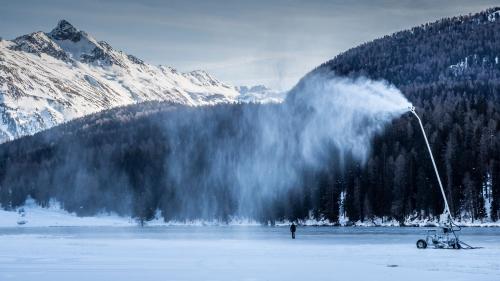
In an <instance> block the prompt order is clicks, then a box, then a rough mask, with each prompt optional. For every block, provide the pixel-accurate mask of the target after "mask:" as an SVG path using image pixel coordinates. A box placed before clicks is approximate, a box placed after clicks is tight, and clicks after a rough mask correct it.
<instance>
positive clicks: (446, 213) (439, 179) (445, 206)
mask: <svg viewBox="0 0 500 281" xmlns="http://www.w3.org/2000/svg"><path fill="white" fill-rule="evenodd" d="M408 109H409V110H410V112H411V113H413V115H415V117H417V120H418V123H419V124H420V128H421V129H422V134H423V135H424V139H425V144H426V145H427V149H428V150H429V155H430V156H431V160H432V165H433V166H434V171H435V172H436V177H437V180H438V183H439V188H440V189H441V195H442V196H443V200H444V213H445V215H447V216H448V219H449V220H450V222H453V217H452V215H451V212H450V206H449V205H448V200H447V199H446V194H445V192H444V189H443V184H442V183H441V177H440V176H439V172H438V169H437V166H436V161H434V156H433V155H432V150H431V146H430V145H429V141H428V140H427V135H426V134H425V130H424V125H422V120H420V117H419V116H418V115H417V112H416V111H415V107H414V106H413V105H412V106H410V107H409V108H408Z"/></svg>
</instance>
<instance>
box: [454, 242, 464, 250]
mask: <svg viewBox="0 0 500 281" xmlns="http://www.w3.org/2000/svg"><path fill="white" fill-rule="evenodd" d="M453 249H457V250H460V249H462V245H460V242H456V243H455V244H453Z"/></svg>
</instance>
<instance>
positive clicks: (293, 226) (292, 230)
mask: <svg viewBox="0 0 500 281" xmlns="http://www.w3.org/2000/svg"><path fill="white" fill-rule="evenodd" d="M296 230H297V227H296V226H295V224H292V225H290V231H291V232H295V231H296Z"/></svg>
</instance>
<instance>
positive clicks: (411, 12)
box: [0, 0, 500, 90]
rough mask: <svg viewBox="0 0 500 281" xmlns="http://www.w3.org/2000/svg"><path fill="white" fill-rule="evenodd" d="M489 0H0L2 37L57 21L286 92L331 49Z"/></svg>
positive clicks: (122, 45)
mask: <svg viewBox="0 0 500 281" xmlns="http://www.w3.org/2000/svg"><path fill="white" fill-rule="evenodd" d="M494 6H500V1H499V0H496V1H492V0H475V1H471V0H434V1H432V0H413V1H411V0H400V1H395V0H383V1H382V0H381V1H377V0H358V1H339V0H331V1H326V0H310V1H298V0H274V1H272V0H268V1H265V0H253V1H239V0H234V1H227V0H226V1H223V0H205V1H202V0H200V1H194V0H193V1H189V0H184V1H168V0H167V1H160V0H150V1H131V0H120V1H119V0H111V1H98V0H85V1H67V0H66V1H63V0H45V1H37V0H33V1H23V0H16V1H11V0H0V37H2V38H4V39H13V38H15V37H17V36H19V35H23V34H27V33H30V32H34V31H40V30H41V31H46V32H49V31H50V30H52V28H54V27H55V25H56V24H57V22H58V21H59V20H60V19H66V20H68V21H69V22H70V23H72V24H73V25H74V26H75V27H76V28H77V29H80V30H85V31H86V32H87V33H89V34H91V35H92V36H93V37H94V38H96V39H97V40H104V41H106V42H108V43H110V44H111V45H112V46H113V47H114V48H115V49H120V50H123V51H124V52H126V53H129V54H133V55H135V56H137V57H139V58H141V59H143V60H145V61H146V62H148V63H151V64H155V65H159V64H162V65H167V66H172V67H174V68H177V69H179V70H181V71H191V70H196V69H203V70H206V71H208V72H209V73H211V74H213V75H214V76H215V77H216V78H218V79H219V80H221V81H224V82H227V83H229V84H232V85H249V86H251V85H258V84H263V85H266V86H268V87H271V88H273V89H276V90H287V89H289V88H290V87H292V86H293V85H294V84H295V83H296V82H297V81H298V80H299V79H300V78H301V77H302V76H303V75H304V74H306V73H307V72H309V71H310V70H312V69H313V68H314V67H316V66H317V65H319V64H321V63H323V62H325V61H327V60H329V59H332V58H334V57H335V56H336V55H337V54H339V53H341V52H343V51H346V50H348V49H349V48H352V47H355V46H357V45H359V44H361V43H364V42H367V41H371V40H373V39H376V38H379V37H381V36H384V35H387V34H391V33H393V32H396V31H399V30H403V29H407V28H411V27H413V26H416V25H420V24H423V23H426V22H431V21H435V20H438V19H440V18H443V17H449V16H455V15H463V14H469V13H475V12H479V11H481V10H484V9H486V8H489V7H494Z"/></svg>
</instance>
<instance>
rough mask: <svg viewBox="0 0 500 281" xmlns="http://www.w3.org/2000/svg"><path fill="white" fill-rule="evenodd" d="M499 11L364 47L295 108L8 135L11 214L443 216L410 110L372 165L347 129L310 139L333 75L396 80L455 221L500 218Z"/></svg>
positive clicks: (181, 108)
mask: <svg viewBox="0 0 500 281" xmlns="http://www.w3.org/2000/svg"><path fill="white" fill-rule="evenodd" d="M499 11H500V9H499V8H495V9H489V10H486V11H483V12H480V13H477V14H474V15H468V16H459V17H453V18H447V19H442V20H439V21H437V22H434V23H428V24H424V25H422V26H418V27H415V28H412V29H410V30H406V31H401V32H397V33H395V34H392V35H388V36H385V37H383V38H380V39H377V40H374V41H371V42H367V43H365V44H362V45H360V46H358V47H354V48H352V49H350V50H347V51H346V52H344V53H342V54H339V55H338V56H337V57H335V58H333V59H332V60H330V61H328V62H325V63H324V64H322V65H321V66H318V68H316V69H314V70H312V72H311V73H310V74H308V75H306V76H305V77H304V78H303V79H302V80H301V81H300V82H299V83H298V84H297V86H296V87H295V88H294V89H292V90H291V91H290V92H289V93H288V95H287V97H286V99H285V101H284V102H283V103H279V104H275V103H270V104H253V103H248V104H240V103H238V104H227V103H219V104H217V105H214V106H199V107H192V106H186V105H180V104H174V103H171V102H157V101H153V102H145V103H140V104H134V105H129V106H124V107H118V108H114V109H111V110H104V111H101V112H98V113H95V114H91V115H87V116H84V117H82V118H77V119H75V120H73V121H71V122H67V123H65V124H62V125H59V126H56V127H54V128H51V129H49V130H46V131H43V132H40V133H37V134H35V135H33V136H27V137H23V138H20V139H18V140H15V141H12V142H8V143H4V144H2V145H0V204H1V206H2V207H3V208H6V209H12V208H16V207H17V206H21V205H22V204H23V203H24V202H25V201H26V199H27V198H30V197H31V198H33V199H34V200H35V201H36V202H37V203H38V204H40V205H42V206H46V205H47V204H49V202H50V200H51V199H56V200H57V201H58V202H60V203H61V206H62V207H63V208H64V209H66V210H69V211H72V212H76V213H78V214H79V215H93V214H96V213H99V212H101V211H103V210H104V211H113V212H117V213H119V214H123V215H130V216H133V217H136V218H139V219H141V220H144V219H145V220H147V219H151V218H153V217H154V215H155V214H156V213H157V211H160V212H161V214H162V216H163V217H164V218H165V219H167V220H169V219H175V220H184V219H199V218H201V219H208V220H212V219H220V220H227V219H230V218H231V217H232V216H236V215H243V216H248V217H250V218H254V219H256V220H259V221H262V222H266V223H267V222H273V221H277V220H284V219H290V220H292V219H305V218H313V219H317V220H328V221H330V222H332V223H342V224H347V223H356V222H367V223H372V222H373V223H376V222H377V221H382V222H385V221H388V220H389V221H391V220H395V221H399V222H400V223H401V224H405V223H406V224H409V223H412V222H415V221H420V222H426V221H436V218H437V217H438V216H439V215H440V214H441V213H442V211H443V201H442V198H441V194H440V192H439V188H438V186H437V181H436V178H435V175H434V170H433V167H432V164H431V162H430V158H429V156H428V154H427V151H426V149H427V148H426V146H425V143H424V140H423V137H422V135H421V132H420V127H419V125H418V123H417V122H416V120H415V118H414V117H413V116H411V115H410V114H407V115H404V116H402V117H400V118H397V119H394V121H392V123H391V124H390V125H389V126H388V127H386V128H385V130H384V131H383V132H379V134H377V135H376V137H375V138H374V139H373V141H372V143H371V144H372V145H371V150H370V155H369V157H368V159H366V161H365V162H364V163H361V162H360V161H357V160H356V159H354V158H353V157H352V156H349V155H341V154H340V153H339V151H338V150H336V149H335V145H334V143H335V140H336V139H335V136H334V137H333V139H328V140H327V141H325V140H324V139H323V138H309V139H303V138H301V136H302V134H303V132H305V131H308V130H309V131H314V132H315V133H318V134H321V133H324V132H326V131H328V128H324V127H319V128H320V129H317V128H318V127H313V128H316V130H314V129H313V128H311V127H310V126H309V125H310V124H311V119H309V118H307V117H308V116H310V115H308V114H311V113H314V110H315V107H308V106H310V105H311V104H308V103H307V102H308V100H309V99H308V97H309V96H308V93H310V92H307V91H304V86H305V85H306V84H307V83H308V82H310V81H311V80H310V79H312V78H314V76H315V75H318V74H322V75H325V76H328V77H332V78H337V77H351V78H356V79H357V78H359V77H362V76H367V77H369V78H372V79H385V80H387V81H388V82H390V83H392V84H394V85H396V86H397V87H398V88H399V89H400V90H401V91H402V92H403V93H404V95H405V96H406V97H407V98H408V100H410V101H411V102H412V103H413V104H414V105H415V106H416V107H417V112H418V113H419V114H420V116H421V118H422V122H423V124H424V128H425V130H426V131H427V134H428V136H429V142H430V145H431V147H432V150H433V151H434V156H435V158H436V164H437V167H438V169H439V171H440V172H441V178H442V180H443V184H444V187H445V192H446V195H447V197H448V200H449V203H450V208H451V209H452V212H453V215H454V216H455V218H457V220H461V221H462V222H463V221H474V222H477V221H479V222H485V221H497V220H498V219H499V216H500V204H499V203H500V111H499V109H500V94H499V93H500V64H499V62H498V58H500V20H499V16H500V12H499ZM325 36H326V35H325ZM49 47H50V46H49V45H44V47H43V48H45V49H46V48H49ZM40 48H41V47H40ZM43 48H42V49H43ZM50 48H52V47H50ZM52 49H54V50H53V52H55V53H56V54H61V53H60V52H59V51H58V50H57V49H56V48H52ZM377 85H380V84H377ZM239 90H240V91H241V92H242V93H244V94H249V93H250V94H251V93H255V92H259V91H262V90H264V91H265V89H263V88H261V87H257V88H256V89H254V90H252V89H251V88H243V87H240V88H239ZM358 102H359V103H360V104H362V103H364V102H365V101H364V100H359V101H358ZM320 105H323V104H320ZM328 105H329V104H328V103H327V104H325V106H326V108H328ZM320 117H321V116H320ZM323 117H325V116H323ZM327 119H328V118H326V117H325V118H323V119H321V118H320V119H319V120H316V121H318V122H316V123H317V124H315V125H321V124H324V123H326V122H327V121H329V120H327ZM360 119H361V122H366V123H369V122H373V120H369V119H363V118H360ZM270 120H277V121H276V122H269V121H270ZM342 121H343V120H339V122H342ZM312 123H314V122H312ZM275 124H278V125H279V126H273V125H275ZM328 124H329V123H328ZM361 131H362V130H361ZM361 133H362V132H360V134H361ZM316 136H317V134H316ZM314 145H320V146H321V150H320V151H316V152H317V154H314V157H313V158H314V159H320V161H317V162H314V164H315V165H308V163H311V161H309V162H308V160H311V159H304V158H303V157H302V156H303V155H304V154H303V153H304V149H303V148H306V149H305V150H307V148H310V147H312V146H314ZM306 152H307V151H306ZM314 159H313V160H314ZM256 163H257V164H256ZM276 171H279V172H276ZM290 185H291V187H290Z"/></svg>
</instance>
